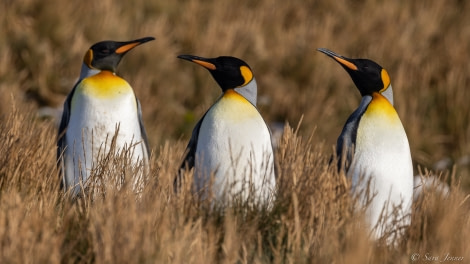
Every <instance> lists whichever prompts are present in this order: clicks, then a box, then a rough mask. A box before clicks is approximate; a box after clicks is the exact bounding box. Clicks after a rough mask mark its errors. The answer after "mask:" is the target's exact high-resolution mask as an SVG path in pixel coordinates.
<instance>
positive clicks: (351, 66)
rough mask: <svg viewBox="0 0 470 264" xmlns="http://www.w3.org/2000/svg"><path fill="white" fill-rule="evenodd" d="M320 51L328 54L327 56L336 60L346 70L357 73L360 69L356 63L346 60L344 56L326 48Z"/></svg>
mask: <svg viewBox="0 0 470 264" xmlns="http://www.w3.org/2000/svg"><path fill="white" fill-rule="evenodd" d="M317 50H318V51H320V52H322V53H324V54H326V55H327V56H329V57H331V58H333V59H335V60H336V61H337V62H338V63H339V64H341V66H343V67H345V68H346V69H349V70H352V71H357V70H358V68H357V66H356V64H354V62H352V59H349V58H346V57H344V56H341V55H339V54H336V53H334V52H333V51H331V50H329V49H325V48H319V49H317Z"/></svg>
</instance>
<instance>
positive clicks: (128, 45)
mask: <svg viewBox="0 0 470 264" xmlns="http://www.w3.org/2000/svg"><path fill="white" fill-rule="evenodd" d="M154 39H155V38H154V37H145V38H141V39H136V40H131V41H126V42H121V43H120V46H119V47H118V48H117V49H116V51H115V53H117V54H124V53H126V52H128V51H129V50H131V49H133V48H135V47H137V46H139V45H140V44H143V43H145V42H149V41H151V40H154Z"/></svg>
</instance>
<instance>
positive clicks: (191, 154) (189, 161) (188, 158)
mask: <svg viewBox="0 0 470 264" xmlns="http://www.w3.org/2000/svg"><path fill="white" fill-rule="evenodd" d="M206 113H207V112H206ZM205 116H206V114H204V116H203V117H202V118H201V119H200V120H199V122H197V124H196V126H195V127H194V129H193V133H192V135H191V139H190V140H189V143H188V146H187V147H186V150H185V151H184V154H183V156H184V158H183V161H182V162H181V166H180V168H179V170H178V173H177V175H176V177H175V181H174V182H173V187H174V189H175V192H176V191H178V189H179V188H180V187H181V179H182V178H183V175H184V171H185V170H190V169H192V168H193V167H194V165H195V163H196V148H197V141H198V138H199V130H200V129H201V124H202V120H204V117H205Z"/></svg>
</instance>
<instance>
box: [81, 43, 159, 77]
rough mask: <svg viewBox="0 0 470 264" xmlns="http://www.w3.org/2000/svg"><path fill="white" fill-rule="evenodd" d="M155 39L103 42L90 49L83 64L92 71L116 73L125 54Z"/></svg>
mask: <svg viewBox="0 0 470 264" xmlns="http://www.w3.org/2000/svg"><path fill="white" fill-rule="evenodd" d="M154 39H155V38H153V37H146V38H141V39H136V40H131V41H123V42H118V41H110V40H108V41H101V42H98V43H95V44H93V46H91V47H90V49H89V50H88V51H87V52H86V54H85V57H84V58H83V62H84V63H85V64H86V65H87V66H88V67H89V68H90V69H98V70H108V71H112V72H115V71H116V68H117V66H118V64H119V62H120V61H121V59H122V57H123V56H124V54H126V53H127V52H128V51H129V50H131V49H133V48H135V47H136V46H138V45H140V44H143V43H145V42H148V41H151V40H154Z"/></svg>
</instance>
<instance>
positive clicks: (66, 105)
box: [57, 82, 78, 189]
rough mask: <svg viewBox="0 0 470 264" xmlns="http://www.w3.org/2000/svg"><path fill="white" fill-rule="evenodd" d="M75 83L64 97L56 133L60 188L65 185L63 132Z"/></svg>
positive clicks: (65, 144)
mask: <svg viewBox="0 0 470 264" xmlns="http://www.w3.org/2000/svg"><path fill="white" fill-rule="evenodd" d="M77 85H78V82H77V84H75V86H74V87H73V89H72V91H71V92H70V93H69V95H68V96H67V98H66V99H65V102H64V109H63V111H62V119H61V120H60V125H59V133H58V135H57V166H58V168H59V177H61V178H62V180H61V181H60V189H63V188H64V187H65V175H64V173H65V168H64V166H65V164H64V163H65V162H64V151H65V148H66V147H67V143H66V141H65V134H66V133H67V127H68V126H69V121H70V106H71V104H72V97H73V94H74V93H75V88H76V87H77Z"/></svg>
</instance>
